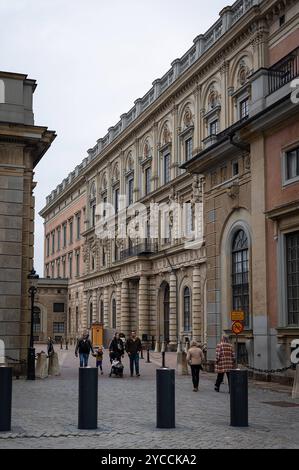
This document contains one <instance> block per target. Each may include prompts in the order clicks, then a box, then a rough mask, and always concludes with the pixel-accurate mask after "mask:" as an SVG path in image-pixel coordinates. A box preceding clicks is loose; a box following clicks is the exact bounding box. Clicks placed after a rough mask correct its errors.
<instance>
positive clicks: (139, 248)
mask: <svg viewBox="0 0 299 470" xmlns="http://www.w3.org/2000/svg"><path fill="white" fill-rule="evenodd" d="M157 251H158V245H157V243H155V242H151V241H145V242H143V243H139V244H138V245H135V246H131V247H129V248H127V249H126V250H122V251H121V252H120V259H121V260H124V259H127V258H131V257H132V256H148V255H152V254H154V253H157Z"/></svg>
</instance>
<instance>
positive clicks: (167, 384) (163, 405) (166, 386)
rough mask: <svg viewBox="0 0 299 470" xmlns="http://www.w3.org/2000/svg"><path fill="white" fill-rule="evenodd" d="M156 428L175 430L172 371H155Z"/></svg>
mask: <svg viewBox="0 0 299 470" xmlns="http://www.w3.org/2000/svg"><path fill="white" fill-rule="evenodd" d="M156 378H157V428H175V375H174V369H167V368H165V369H157V373H156Z"/></svg>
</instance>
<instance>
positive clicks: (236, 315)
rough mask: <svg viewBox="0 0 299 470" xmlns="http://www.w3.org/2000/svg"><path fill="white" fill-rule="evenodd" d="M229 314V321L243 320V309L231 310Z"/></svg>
mask: <svg viewBox="0 0 299 470" xmlns="http://www.w3.org/2000/svg"><path fill="white" fill-rule="evenodd" d="M230 316H231V321H244V320H245V314H244V312H243V310H233V311H232V312H231V314H230Z"/></svg>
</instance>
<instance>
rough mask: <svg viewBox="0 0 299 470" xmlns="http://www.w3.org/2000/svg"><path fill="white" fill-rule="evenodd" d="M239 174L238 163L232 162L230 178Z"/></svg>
mask: <svg viewBox="0 0 299 470" xmlns="http://www.w3.org/2000/svg"><path fill="white" fill-rule="evenodd" d="M238 174H239V163H238V162H232V176H237V175H238Z"/></svg>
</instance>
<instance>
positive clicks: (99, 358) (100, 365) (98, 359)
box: [94, 346, 104, 375]
mask: <svg viewBox="0 0 299 470" xmlns="http://www.w3.org/2000/svg"><path fill="white" fill-rule="evenodd" d="M94 356H95V358H96V367H97V368H100V371H101V375H103V356H104V350H103V346H99V347H98V349H97V350H96V352H95V354H94Z"/></svg>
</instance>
